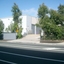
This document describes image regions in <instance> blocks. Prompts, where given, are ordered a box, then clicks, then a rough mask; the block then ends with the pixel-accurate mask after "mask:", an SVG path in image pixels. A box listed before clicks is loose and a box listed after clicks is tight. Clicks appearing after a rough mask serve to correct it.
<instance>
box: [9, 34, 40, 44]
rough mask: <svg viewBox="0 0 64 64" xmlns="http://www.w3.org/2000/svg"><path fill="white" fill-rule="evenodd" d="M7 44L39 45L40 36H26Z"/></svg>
mask: <svg viewBox="0 0 64 64" xmlns="http://www.w3.org/2000/svg"><path fill="white" fill-rule="evenodd" d="M8 42H28V43H34V42H36V43H39V42H40V35H39V34H37V35H35V34H28V35H26V36H25V37H23V38H21V39H16V40H10V41H8Z"/></svg>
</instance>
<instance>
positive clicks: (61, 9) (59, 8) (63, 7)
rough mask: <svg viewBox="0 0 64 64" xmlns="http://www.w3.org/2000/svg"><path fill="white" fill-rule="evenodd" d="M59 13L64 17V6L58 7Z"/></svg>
mask: <svg viewBox="0 0 64 64" xmlns="http://www.w3.org/2000/svg"><path fill="white" fill-rule="evenodd" d="M58 12H59V13H60V14H62V15H64V5H61V4H60V5H59V6H58Z"/></svg>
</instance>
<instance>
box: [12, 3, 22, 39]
mask: <svg viewBox="0 0 64 64" xmlns="http://www.w3.org/2000/svg"><path fill="white" fill-rule="evenodd" d="M12 13H13V21H14V30H13V31H14V32H16V31H18V32H17V35H18V38H20V36H19V35H20V34H21V32H22V22H21V19H20V16H21V15H22V12H21V11H20V9H19V7H18V5H17V4H16V3H14V5H13V7H12ZM19 24H21V28H20V26H19ZM19 29H21V31H20V32H19Z"/></svg>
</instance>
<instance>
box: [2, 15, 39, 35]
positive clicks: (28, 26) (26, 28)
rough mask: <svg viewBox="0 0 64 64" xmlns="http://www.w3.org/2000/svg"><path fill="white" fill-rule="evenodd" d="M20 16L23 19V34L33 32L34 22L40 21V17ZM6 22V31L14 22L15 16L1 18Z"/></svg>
mask: <svg viewBox="0 0 64 64" xmlns="http://www.w3.org/2000/svg"><path fill="white" fill-rule="evenodd" d="M20 18H21V19H22V28H23V31H22V35H24V34H27V33H31V32H32V24H34V25H35V24H36V23H37V22H38V18H36V17H32V16H27V15H24V16H20ZM1 20H2V21H3V23H4V32H6V31H5V29H6V28H7V27H8V26H9V25H10V23H13V18H12V17H10V18H2V19H1Z"/></svg>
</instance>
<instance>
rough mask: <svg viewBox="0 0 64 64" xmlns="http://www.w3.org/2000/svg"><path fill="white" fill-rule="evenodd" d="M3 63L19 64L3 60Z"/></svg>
mask: <svg viewBox="0 0 64 64" xmlns="http://www.w3.org/2000/svg"><path fill="white" fill-rule="evenodd" d="M0 61H1V62H4V63H9V64H17V63H13V62H10V61H6V60H2V59H0Z"/></svg>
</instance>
